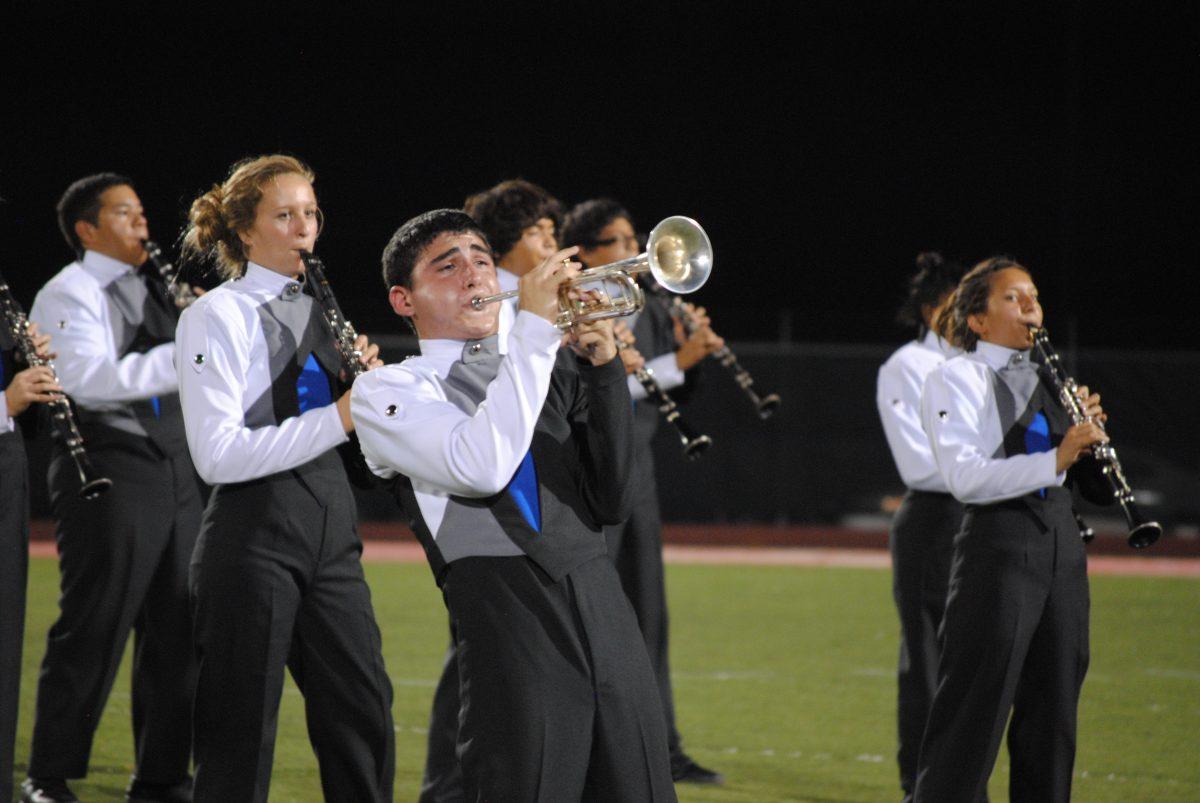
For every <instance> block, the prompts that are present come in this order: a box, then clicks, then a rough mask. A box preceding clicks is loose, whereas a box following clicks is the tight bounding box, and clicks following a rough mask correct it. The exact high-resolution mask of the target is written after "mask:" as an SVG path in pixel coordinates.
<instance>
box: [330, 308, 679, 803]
mask: <svg viewBox="0 0 1200 803" xmlns="http://www.w3.org/2000/svg"><path fill="white" fill-rule="evenodd" d="M561 336H562V333H561V332H560V331H559V330H558V329H557V328H556V327H554V326H552V325H550V324H549V323H547V322H546V321H544V320H542V319H540V318H538V317H537V316H536V315H533V314H531V313H529V312H520V313H519V314H518V315H517V316H516V319H515V321H514V323H513V325H512V328H511V331H510V332H509V333H508V337H507V339H506V342H504V341H502V340H501V339H500V338H499V337H497V336H492V337H489V338H486V339H484V340H481V341H460V340H422V341H421V356H419V357H415V358H410V359H409V360H407V361H405V362H403V363H400V364H397V365H390V366H386V367H384V368H380V369H377V370H376V371H372V372H371V373H368V374H364V375H363V376H361V377H359V378H358V380H357V382H356V384H355V389H354V395H353V397H352V401H351V409H352V412H353V416H354V420H355V424H356V429H357V432H358V435H359V439H360V443H361V445H362V449H363V453H364V455H365V456H366V458H367V462H368V465H370V466H371V467H372V469H373V470H374V471H375V473H377V474H379V475H380V476H385V477H395V478H396V482H395V486H394V488H395V492H396V495H397V497H398V499H399V501H400V502H401V504H402V505H403V506H404V508H405V510H406V511H407V512H408V513H409V515H410V516H411V519H412V525H413V530H414V532H416V534H417V536H418V538H419V539H420V541H421V543H422V545H423V546H424V548H425V551H426V555H427V557H428V559H429V563H430V566H431V568H432V569H433V573H434V577H435V579H436V581H437V582H438V584H439V586H441V588H442V593H443V597H444V599H445V602H446V607H447V609H448V611H449V614H450V619H451V627H452V632H453V634H454V638H455V640H456V647H457V664H458V672H459V676H460V686H459V691H460V695H461V699H462V708H461V713H460V719H459V723H460V727H459V735H458V753H459V759H460V763H461V767H462V773H463V777H464V787H465V795H466V798H467V799H469V800H474V799H476V797H477V796H478V797H479V798H480V799H497V800H535V799H537V800H571V799H579V798H580V797H581V796H583V795H584V794H585V793H589V792H590V793H592V794H594V796H596V797H597V799H603V800H674V799H675V794H674V788H673V785H672V783H671V777H670V773H669V765H668V759H667V752H666V734H665V732H664V729H663V722H662V717H661V714H660V713H659V712H660V710H661V709H660V703H659V700H658V695H657V693H656V691H655V687H654V679H653V674H652V670H651V667H650V664H649V661H648V660H647V659H646V656H645V651H644V650H643V649H642V646H641V637H640V635H639V633H638V631H637V622H636V620H635V619H634V616H633V611H632V610H631V608H630V606H629V603H628V600H627V599H626V598H625V595H624V593H623V592H622V590H621V588H620V584H619V580H618V578H617V577H616V574H615V572H614V571H613V567H612V565H611V563H610V562H609V561H608V559H607V557H606V556H605V546H604V540H603V538H602V536H601V525H602V523H603V522H607V521H617V520H620V519H621V518H623V517H624V516H625V514H626V513H627V511H628V498H627V496H628V495H627V493H626V489H627V488H628V487H629V484H628V483H627V482H626V481H625V480H624V479H623V477H624V467H625V466H628V465H629V460H630V458H631V454H630V451H631V448H632V440H631V437H630V424H631V422H630V401H629V395H628V393H627V391H626V388H625V384H624V371H623V369H622V366H621V363H620V361H619V360H616V359H614V360H613V361H611V362H609V363H608V364H605V365H602V366H598V367H594V366H591V365H583V364H581V365H579V366H578V367H577V368H572V367H567V366H565V365H560V366H559V367H558V368H555V365H556V362H557V361H558V359H557V358H558V351H559V341H560V339H561ZM502 352H507V354H506V356H503V357H501V353H502Z"/></svg>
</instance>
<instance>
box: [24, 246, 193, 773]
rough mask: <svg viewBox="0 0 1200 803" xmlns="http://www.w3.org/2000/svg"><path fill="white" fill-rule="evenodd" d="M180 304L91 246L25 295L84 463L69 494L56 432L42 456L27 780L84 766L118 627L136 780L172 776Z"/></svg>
mask: <svg viewBox="0 0 1200 803" xmlns="http://www.w3.org/2000/svg"><path fill="white" fill-rule="evenodd" d="M177 316H178V311H177V309H176V308H175V305H174V303H173V302H172V301H171V300H170V299H169V298H168V297H167V294H166V291H165V288H164V287H163V286H162V283H161V280H159V278H158V277H157V275H156V274H155V273H154V272H153V271H147V272H143V273H139V272H138V270H137V269H135V268H133V267H131V266H129V265H126V264H123V263H121V262H119V261H117V260H115V259H112V258H110V257H107V256H104V255H102V254H99V253H97V252H94V251H86V252H85V253H84V256H83V258H82V259H81V260H79V261H78V262H75V263H72V264H71V265H68V266H67V267H66V268H64V269H63V270H62V271H60V272H59V273H58V274H57V275H56V276H55V277H54V278H53V279H51V280H50V282H49V283H47V284H46V286H45V287H43V288H42V290H41V291H40V292H39V293H38V295H37V298H36V300H35V301H34V303H33V307H32V308H31V309H30V314H29V319H30V320H31V321H34V322H36V323H37V324H38V326H39V327H40V328H41V330H42V331H43V332H49V333H52V334H53V335H54V347H55V350H56V351H57V352H58V357H57V360H56V361H57V369H58V375H59V378H60V382H61V384H62V386H63V388H64V391H65V392H66V393H67V394H68V395H69V396H70V397H71V398H72V399H73V401H74V404H75V410H76V417H77V419H78V425H79V430H80V433H81V434H82V435H83V438H84V441H85V442H86V443H87V449H88V454H89V456H90V457H91V460H92V463H93V464H94V465H95V467H96V469H97V471H98V473H99V474H101V475H102V476H106V477H109V478H110V479H112V481H113V485H112V487H111V488H110V489H109V490H108V491H107V492H106V493H105V494H104V495H103V496H101V497H100V498H98V499H96V500H93V501H84V500H82V499H80V498H79V497H78V495H77V491H78V490H79V477H78V472H77V471H76V470H75V467H74V464H73V463H72V461H71V459H70V457H69V455H68V454H67V452H66V450H65V448H64V447H63V444H61V443H56V448H55V451H54V455H53V458H52V460H51V463H50V469H49V476H48V484H49V490H50V501H51V505H52V506H53V510H54V515H55V518H56V519H57V521H58V528H57V531H56V538H57V541H58V551H59V570H60V573H61V584H62V585H61V590H62V595H61V597H60V599H59V607H60V614H59V618H58V621H56V622H55V623H54V625H53V626H52V627H51V628H50V633H49V636H48V638H47V645H46V657H45V659H44V660H43V662H42V670H41V675H40V677H39V681H38V694H37V710H36V716H35V721H34V729H33V743H32V747H31V754H30V759H29V775H30V777H31V778H78V777H83V776H84V775H86V773H87V765H88V756H89V753H90V752H91V747H92V739H93V736H94V734H95V729H96V726H97V725H98V724H99V721H100V714H101V712H102V711H103V708H104V704H105V701H106V700H107V698H108V694H109V691H110V690H111V688H112V683H113V679H114V677H115V675H116V672H117V667H118V665H119V664H120V661H121V655H122V653H123V651H124V647H125V642H126V639H127V638H128V636H129V631H130V629H133V630H134V632H135V634H136V636H135V647H134V664H133V682H132V686H133V689H132V694H133V730H134V745H135V751H136V760H137V765H136V766H137V769H136V781H137V782H138V783H140V784H146V785H152V786H170V785H174V784H181V783H184V782H186V779H187V776H188V768H189V764H190V758H191V736H192V734H191V730H192V728H191V721H192V719H191V702H192V692H193V689H194V687H195V664H194V662H193V660H192V653H191V650H190V646H189V645H190V642H189V633H190V631H191V618H190V615H189V609H188V596H187V565H188V559H189V558H190V556H191V553H192V547H193V545H194V544H195V540H196V533H197V529H198V526H199V520H200V511H201V505H202V501H201V488H200V485H199V482H198V481H197V478H196V472H195V469H194V468H193V467H192V462H191V459H190V458H189V456H188V451H187V444H186V443H185V440H184V434H183V422H182V418H181V415H180V409H179V397H178V395H177V393H176V388H177V380H176V377H175V369H174V366H173V364H172V360H173V358H174V354H175V345H174V342H173V341H174V334H175V321H176V318H177Z"/></svg>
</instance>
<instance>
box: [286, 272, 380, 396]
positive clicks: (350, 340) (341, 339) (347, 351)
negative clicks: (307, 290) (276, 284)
mask: <svg viewBox="0 0 1200 803" xmlns="http://www.w3.org/2000/svg"><path fill="white" fill-rule="evenodd" d="M300 258H301V259H302V260H304V272H305V274H306V275H307V276H308V283H309V285H310V286H311V287H312V291H313V298H315V299H316V300H317V304H319V305H320V307H321V315H322V317H323V318H324V319H325V324H326V325H327V326H328V327H329V332H330V334H332V335H333V340H334V343H335V344H336V345H337V350H338V356H339V357H341V360H342V370H343V371H344V372H345V377H344V381H345V382H346V383H347V384H352V383H353V382H354V379H355V377H357V376H358V375H359V374H361V373H363V372H365V371H366V370H367V366H365V365H363V364H362V360H360V359H359V358H360V357H362V352H361V351H359V350H358V348H357V347H356V346H355V345H354V341H356V340H358V332H356V331H355V330H354V326H353V324H351V323H350V321H348V320H346V315H345V313H343V312H342V307H341V305H340V304H338V301H337V297H336V296H334V294H333V288H332V287H330V286H329V279H328V278H326V276H325V263H323V262H322V261H321V258H320V257H318V256H317V255H316V254H313V253H311V252H309V251H301V252H300Z"/></svg>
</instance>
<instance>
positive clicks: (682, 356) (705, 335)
mask: <svg viewBox="0 0 1200 803" xmlns="http://www.w3.org/2000/svg"><path fill="white" fill-rule="evenodd" d="M724 347H725V338H723V337H721V336H720V335H718V334H717V333H716V332H714V331H713V330H712V329H709V328H708V327H707V326H705V327H704V328H702V329H697V330H696V331H695V332H693V333H692V335H691V337H689V338H688V339H687V340H685V341H684V343H683V345H682V346H680V347H679V351H676V352H675V364H676V365H678V366H679V370H681V371H686V370H688V369H689V368H691V367H692V366H693V365H695V364H696V363H698V362H700V361H701V360H703V359H704V358H705V357H707V356H708V355H709V354H712V353H713V352H714V351H720V350H721V349H722V348H724Z"/></svg>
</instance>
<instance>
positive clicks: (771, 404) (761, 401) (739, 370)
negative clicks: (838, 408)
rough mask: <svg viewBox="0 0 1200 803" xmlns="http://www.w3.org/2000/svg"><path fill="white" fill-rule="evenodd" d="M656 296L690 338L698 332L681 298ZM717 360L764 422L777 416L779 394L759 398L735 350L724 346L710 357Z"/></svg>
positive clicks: (769, 394)
mask: <svg viewBox="0 0 1200 803" xmlns="http://www.w3.org/2000/svg"><path fill="white" fill-rule="evenodd" d="M656 296H657V297H658V298H660V299H663V300H664V302H665V303H666V304H667V310H668V311H669V312H670V313H671V316H672V317H674V318H675V319H676V320H678V321H679V323H680V324H681V325H682V326H683V330H684V331H685V332H687V334H688V335H689V336H690V335H691V334H692V333H694V332H695V331H696V324H695V322H694V321H693V320H692V316H691V315H690V314H688V311H687V309H686V308H685V307H684V301H683V299H682V298H680V297H679V296H671V297H670V301H666V299H665V297H664V295H663V294H661V293H656ZM710 356H711V357H712V358H713V359H714V360H716V361H717V362H718V363H719V364H720V365H721V367H722V368H724V369H725V370H727V371H729V372H730V373H731V374H732V375H733V381H734V382H736V383H737V386H738V387H739V388H741V389H742V392H743V393H745V394H746V397H747V398H748V399H750V403H751V404H753V405H754V411H755V412H756V413H758V417H759V418H761V419H762V420H764V421H765V420H767V419H768V418H770V417H771V416H772V415H774V414H775V410H776V408H778V407H779V404H780V402H781V401H782V400H781V399H780V398H779V394H778V393H768V394H767V395H766V396H759V395H758V393H757V392H756V391H755V390H754V377H752V376H751V375H750V372H749V371H747V370H746V369H745V368H743V367H742V365H741V363H739V362H738V358H737V355H736V354H734V353H733V349H731V348H729V346H722V347H721V348H720V350H719V351H714V352H713V353H712V354H711V355H710Z"/></svg>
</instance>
